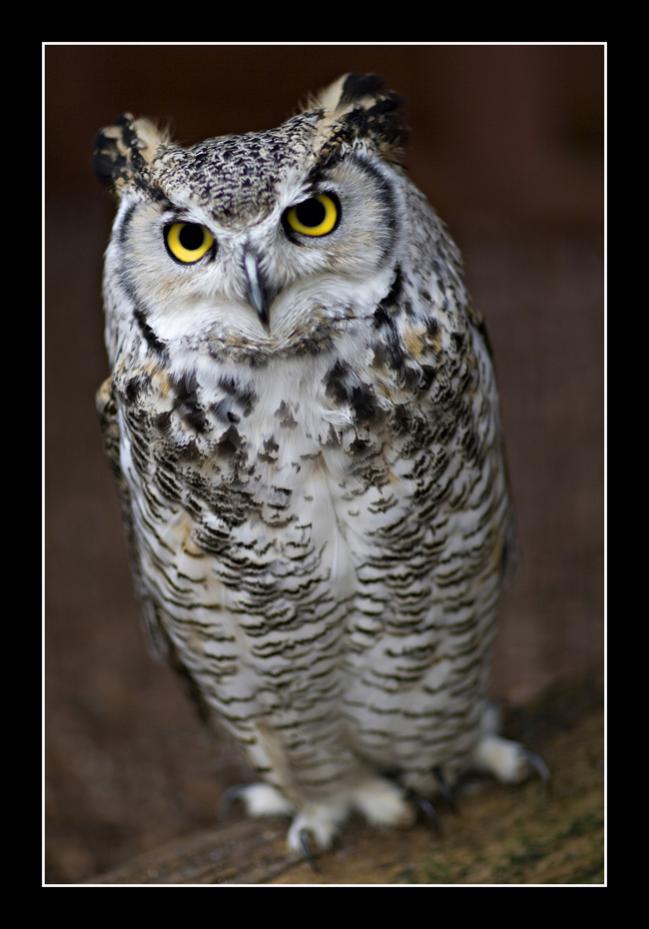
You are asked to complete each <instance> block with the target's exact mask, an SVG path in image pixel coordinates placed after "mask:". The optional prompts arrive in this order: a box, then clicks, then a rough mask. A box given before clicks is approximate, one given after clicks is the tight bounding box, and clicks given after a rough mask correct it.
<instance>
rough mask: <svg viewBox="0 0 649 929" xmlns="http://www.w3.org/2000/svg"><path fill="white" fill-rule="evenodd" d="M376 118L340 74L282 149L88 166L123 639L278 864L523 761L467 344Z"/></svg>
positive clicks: (462, 308)
mask: <svg viewBox="0 0 649 929" xmlns="http://www.w3.org/2000/svg"><path fill="white" fill-rule="evenodd" d="M400 104H401V100H400V98H399V97H398V96H397V95H396V94H395V93H393V92H389V91H386V90H385V89H384V85H383V82H382V81H381V80H380V79H379V78H378V77H376V76H375V75H356V74H348V75H344V76H343V77H341V78H340V79H339V80H337V81H336V82H335V83H334V84H332V85H331V86H330V87H328V88H327V89H326V90H325V91H323V92H322V93H321V94H320V95H318V96H317V97H315V98H313V99H312V100H310V101H309V102H308V104H307V105H306V107H305V108H304V109H303V111H301V112H300V113H299V114H298V115H295V116H293V117H292V118H290V119H288V121H287V122H285V123H283V124H282V125H281V126H280V127H279V128H277V129H271V130H269V131H265V132H248V133H245V134H243V135H238V136H234V135H230V136H222V137H219V138H214V139H209V140H207V141H205V142H202V143H200V144H198V145H193V146H191V147H190V148H182V147H180V146H179V145H177V144H174V143H173V142H172V141H171V139H170V138H168V136H167V135H166V134H165V133H163V132H160V131H159V130H157V129H156V128H155V126H154V125H153V124H152V123H151V122H149V121H148V120H145V119H134V118H133V117H132V116H131V115H129V114H126V115H124V116H122V117H120V118H119V119H118V120H117V121H116V122H115V124H114V125H112V126H110V127H108V128H106V129H104V130H103V131H102V132H101V133H100V134H99V136H98V140H97V146H96V151H95V161H94V165H95V170H96V173H97V174H98V176H99V177H100V178H101V179H102V180H103V181H104V182H105V183H107V184H108V185H110V186H112V187H113V189H114V190H115V191H116V193H117V195H118V198H119V208H118V211H117V216H116V218H115V222H114V226H113V230H112V236H111V240H110V244H109V246H108V249H107V251H106V261H105V274H104V300H105V309H106V330H105V332H106V345H107V350H108V357H109V362H110V368H111V372H112V373H111V376H110V377H109V378H108V380H107V381H106V382H105V383H104V384H103V385H102V387H101V388H100V391H99V393H98V408H99V412H100V416H101V419H102V423H103V427H104V433H105V439H106V447H107V450H108V453H109V455H110V457H111V460H112V462H113V466H114V469H115V472H116V476H117V479H118V485H119V488H120V491H121V498H122V503H123V510H124V515H125V519H126V523H127V527H128V531H129V536H130V540H131V543H132V551H133V568H134V575H135V582H136V587H137V593H138V595H139V598H140V600H141V602H142V606H143V613H144V616H145V620H146V625H147V627H148V630H149V632H150V637H151V640H152V642H153V643H154V645H155V647H156V648H157V650H158V651H159V652H162V653H165V654H166V655H167V656H168V658H169V660H170V661H171V662H172V664H173V665H174V666H175V667H176V668H177V669H178V670H180V671H181V672H182V673H183V674H184V676H185V678H186V680H187V682H188V683H189V685H190V688H191V690H192V692H193V694H194V696H195V697H196V699H197V700H198V702H199V704H200V706H201V707H202V709H203V711H204V713H205V714H206V716H207V717H208V718H212V719H217V720H219V721H220V723H221V724H222V725H223V726H224V727H225V728H226V729H227V730H228V731H229V732H230V733H231V734H232V736H234V738H235V740H236V741H237V742H238V743H239V745H240V746H242V747H243V749H244V751H245V754H246V756H247V758H248V760H249V762H250V763H251V765H252V766H253V767H254V769H255V771H256V772H257V775H258V778H259V783H258V784H253V785H249V786H248V787H247V788H245V789H242V790H241V791H240V796H241V798H242V800H243V801H244V803H245V805H246V807H247V809H248V811H249V812H250V813H252V814H287V815H288V816H290V817H291V819H292V823H291V826H290V828H289V833H288V839H289V844H290V845H291V846H292V847H293V848H295V849H299V848H302V849H303V850H304V849H308V844H307V843H310V845H311V847H312V846H313V844H314V843H315V845H316V846H317V847H320V848H327V847H328V846H329V845H330V844H331V842H332V839H333V838H334V836H335V835H336V833H337V831H338V830H339V828H340V826H341V825H342V823H343V822H344V821H345V819H346V817H347V816H348V814H349V813H350V812H352V811H354V810H355V811H358V812H360V813H362V814H363V815H364V816H365V817H366V818H367V820H369V822H370V823H373V824H375V825H380V826H389V825H401V824H406V823H409V822H411V821H412V819H413V816H414V813H413V810H414V805H413V802H412V801H413V798H419V799H421V798H423V799H424V801H426V800H429V799H430V798H432V797H433V796H434V795H435V794H436V793H439V792H440V791H442V792H443V793H445V794H446V793H447V792H448V790H449V788H451V787H452V786H453V784H454V783H455V782H456V781H457V779H458V777H459V776H460V775H461V774H462V772H464V771H465V770H466V769H467V768H469V767H472V766H474V767H479V768H482V769H486V770H488V771H490V772H492V773H494V774H495V775H496V776H498V777H499V778H500V779H501V780H503V781H517V780H519V779H521V778H522V777H523V776H524V775H525V774H526V772H527V771H528V769H529V766H530V764H531V763H532V761H533V757H532V756H530V755H529V753H527V752H526V751H525V749H523V748H522V746H520V745H518V744H517V743H514V742H511V741H508V740H505V739H502V738H500V737H499V736H498V735H497V731H496V729H495V726H494V723H493V715H492V713H491V711H490V710H489V706H488V704H487V698H486V691H487V678H488V670H489V656H490V651H491V645H492V640H493V634H494V618H495V614H496V608H497V602H498V598H499V594H500V591H501V587H502V584H503V578H504V577H505V575H506V573H507V570H508V564H509V563H510V560H511V552H512V549H513V531H512V518H511V510H510V500H509V495H508V482H507V476H506V467H505V462H504V457H503V443H502V436H501V425H500V419H499V411H498V398H497V393H496V384H495V381H494V373H493V366H492V361H491V357H490V351H489V345H488V340H487V337H486V332H485V328H484V324H483V322H482V319H481V317H480V316H479V315H478V314H477V313H476V312H475V311H474V309H473V308H472V306H471V304H470V302H469V298H468V296H467V292H466V289H465V285H464V283H463V277H462V266H461V259H460V255H459V253H458V250H457V248H456V246H455V244H454V243H453V241H452V240H451V238H450V236H449V234H448V232H447V230H446V228H445V226H444V225H443V224H442V222H441V221H440V220H439V219H438V217H437V216H436V215H435V213H434V212H433V210H432V209H431V207H430V206H429V204H428V202H427V201H426V198H425V197H424V195H423V194H422V193H421V192H420V191H419V190H418V189H417V188H416V187H415V185H414V184H413V183H412V181H411V180H410V179H409V178H408V176H407V174H406V172H405V169H404V168H403V167H402V165H401V162H400V157H401V146H402V144H403V142H404V137H405V132H404V128H403V124H402V121H401V117H400ZM537 767H538V765H537ZM386 772H389V775H390V776H388V774H387V773H386Z"/></svg>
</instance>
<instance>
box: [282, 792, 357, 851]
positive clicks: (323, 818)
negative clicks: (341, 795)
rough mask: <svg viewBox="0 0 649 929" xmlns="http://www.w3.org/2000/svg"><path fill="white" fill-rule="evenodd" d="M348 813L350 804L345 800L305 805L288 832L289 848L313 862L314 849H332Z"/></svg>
mask: <svg viewBox="0 0 649 929" xmlns="http://www.w3.org/2000/svg"><path fill="white" fill-rule="evenodd" d="M348 812H349V804H348V803H347V802H346V801H345V800H330V801H329V802H327V803H307V804H305V805H304V806H303V807H302V809H301V810H300V812H299V813H298V814H297V816H296V817H295V819H294V820H293V822H292V823H291V828H290V829H289V830H288V837H287V839H288V845H289V848H290V849H291V850H292V851H294V852H301V853H302V854H303V855H304V857H305V858H306V859H307V860H308V861H311V862H312V861H313V848H314V847H315V849H317V850H319V851H327V849H329V848H331V846H332V844H333V840H334V839H335V837H336V835H337V833H338V830H339V828H340V826H341V825H342V824H343V822H344V821H345V819H346V818H347V813H348Z"/></svg>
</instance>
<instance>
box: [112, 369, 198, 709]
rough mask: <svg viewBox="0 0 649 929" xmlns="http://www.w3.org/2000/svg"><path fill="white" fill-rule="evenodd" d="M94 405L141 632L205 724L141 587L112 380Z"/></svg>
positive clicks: (195, 696)
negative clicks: (117, 504)
mask: <svg viewBox="0 0 649 929" xmlns="http://www.w3.org/2000/svg"><path fill="white" fill-rule="evenodd" d="M95 406H96V408H97V413H98V415H99V422H100V425H101V431H102V434H103V438H104V450H105V452H106V455H107V456H108V460H109V461H110V464H111V468H112V471H113V475H114V477H115V483H116V484H117V490H118V493H119V499H120V503H121V507H122V515H123V519H124V526H125V527H126V537H127V541H128V546H129V549H130V554H131V558H130V563H131V570H132V573H133V581H134V585H135V592H136V594H137V597H138V600H139V602H140V605H141V607H142V615H143V618H144V629H145V634H146V641H147V644H148V646H149V650H150V651H151V653H152V655H153V657H154V658H156V659H158V660H160V659H165V660H166V661H167V662H168V663H169V664H170V665H171V667H172V668H173V669H174V671H175V672H176V673H177V674H178V675H179V676H180V678H181V680H182V683H183V685H184V686H185V688H186V690H187V691H188V693H189V696H190V698H191V699H192V700H193V702H194V704H195V707H196V710H197V711H198V715H199V716H200V718H201V719H202V720H203V721H204V722H207V721H208V719H209V712H208V709H207V704H206V703H205V700H204V699H203V697H202V696H201V693H200V691H199V689H198V687H197V686H196V683H195V682H194V680H193V678H192V677H191V676H190V675H189V674H188V672H187V670H186V668H185V667H184V665H183V664H182V662H181V661H180V658H179V656H178V652H177V649H176V647H175V646H174V644H173V642H172V640H171V639H170V637H169V635H168V634H167V632H166V630H165V628H164V625H163V624H162V623H161V621H160V618H159V616H158V611H157V608H156V605H155V603H154V602H153V601H152V600H151V598H150V597H149V596H148V594H147V591H146V587H145V584H144V582H143V580H142V575H141V569H140V558H139V553H138V550H137V541H136V537H135V532H134V528H133V510H132V502H131V492H130V489H129V486H128V482H127V480H126V478H125V477H124V474H123V472H122V467H121V463H120V428H119V417H118V415H117V402H116V399H115V391H114V387H113V379H112V377H107V378H106V380H105V381H104V382H103V384H102V385H101V387H100V388H99V390H98V391H97V393H96V395H95Z"/></svg>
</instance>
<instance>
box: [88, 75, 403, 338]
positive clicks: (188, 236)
mask: <svg viewBox="0 0 649 929" xmlns="http://www.w3.org/2000/svg"><path fill="white" fill-rule="evenodd" d="M400 103H401V99H400V98H399V97H398V96H397V95H396V94H395V93H392V92H390V91H386V90H385V89H384V87H383V82H382V81H381V79H380V78H378V77H376V76H375V75H356V74H347V75H344V76H343V77H341V78H340V79H339V80H337V81H336V82H335V83H334V84H332V85H331V86H330V87H328V88H327V89H326V90H324V91H323V92H322V93H320V94H319V95H318V96H316V97H314V98H313V99H311V100H309V102H308V104H307V106H306V107H305V108H304V110H303V111H302V112H300V113H299V114H297V115H296V116H293V117H292V118H291V119H289V120H288V121H287V122H285V123H283V124H282V125H281V126H279V127H278V128H277V129H272V130H269V131H264V132H249V133H245V134H243V135H237V136H234V135H233V136H221V137H219V138H214V139H209V140H207V141H205V142H201V143H199V144H198V145H193V146H191V147H189V148H183V147H181V146H179V145H176V144H174V143H173V142H172V141H171V139H170V138H169V137H168V135H167V134H166V133H165V132H162V131H160V130H158V129H157V128H156V127H155V126H154V124H153V123H151V122H150V121H148V120H146V119H134V118H133V117H132V116H131V115H130V114H125V115H124V116H122V117H120V118H119V119H118V120H116V122H115V123H114V125H112V126H109V127H107V128H105V129H104V130H102V131H101V132H100V133H99V135H98V138H97V144H96V150H95V155H94V168H95V172H96V174H97V176H98V177H99V178H100V180H102V181H103V182H104V183H105V184H107V185H109V186H111V187H112V188H113V189H114V191H115V192H116V193H117V194H118V196H119V200H120V208H119V210H118V214H117V217H116V220H115V225H114V228H113V235H112V239H111V243H110V246H109V248H108V251H107V256H106V292H107V296H108V301H107V302H108V304H109V307H108V309H109V312H112V313H113V314H115V315H116V316H117V317H122V318H123V320H124V321H126V317H130V320H131V321H132V320H133V319H135V321H136V322H137V324H138V325H139V327H140V329H141V330H142V332H143V334H144V335H145V337H146V338H147V340H148V341H150V342H153V344H155V345H158V346H159V345H165V344H172V343H173V344H174V345H179V344H180V345H183V346H184V347H186V348H189V349H191V348H196V347H197V346H199V345H200V344H210V345H211V346H218V345H221V346H224V347H225V346H230V347H231V346H235V345H238V346H249V347H250V348H251V350H262V351H265V352H273V351H275V350H280V349H284V350H285V349H287V348H290V346H292V345H294V346H298V345H300V344H302V342H303V341H304V339H306V338H313V337H317V334H318V333H322V332H326V330H327V328H329V329H330V328H331V327H332V326H335V325H341V324H343V321H344V320H347V319H355V318H356V319H357V318H359V317H361V316H362V315H363V314H367V313H368V312H369V308H370V307H372V306H376V303H377V302H378V301H379V300H380V299H381V297H382V296H384V295H385V293H386V291H387V289H389V282H390V280H391V279H392V276H393V269H394V267H395V265H396V263H397V260H398V255H397V252H398V248H399V241H400V238H401V236H400V233H401V232H402V229H401V215H402V213H403V206H402V204H401V202H400V197H401V193H400V186H402V185H400V184H399V183H398V182H399V179H400V178H401V171H400V167H399V156H400V147H401V145H402V144H403V141H404V138H405V130H404V127H403V124H402V122H401V118H400V114H399V106H400Z"/></svg>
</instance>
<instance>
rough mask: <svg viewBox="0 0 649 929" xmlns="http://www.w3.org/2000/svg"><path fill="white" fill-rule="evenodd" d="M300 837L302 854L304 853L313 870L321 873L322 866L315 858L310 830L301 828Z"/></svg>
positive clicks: (298, 835)
mask: <svg viewBox="0 0 649 929" xmlns="http://www.w3.org/2000/svg"><path fill="white" fill-rule="evenodd" d="M297 837H298V839H299V840H300V848H301V849H302V854H303V855H304V857H305V859H306V861H308V862H309V864H310V865H311V870H312V871H315V873H316V874H319V873H320V868H319V867H318V863H317V862H316V860H315V856H314V854H313V850H312V848H311V843H310V842H309V830H308V829H300V831H299V832H298V834H297Z"/></svg>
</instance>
